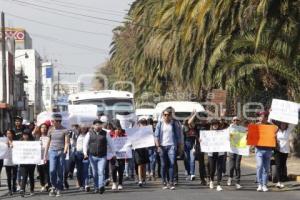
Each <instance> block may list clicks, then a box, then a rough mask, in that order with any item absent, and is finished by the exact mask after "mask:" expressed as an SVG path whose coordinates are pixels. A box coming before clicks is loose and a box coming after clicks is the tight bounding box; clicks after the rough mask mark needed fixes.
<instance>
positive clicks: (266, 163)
mask: <svg viewBox="0 0 300 200" xmlns="http://www.w3.org/2000/svg"><path fill="white" fill-rule="evenodd" d="M255 153H256V155H255V157H256V179H257V182H258V184H259V185H267V184H268V177H269V169H270V162H271V157H272V153H273V150H271V149H259V148H256V149H255Z"/></svg>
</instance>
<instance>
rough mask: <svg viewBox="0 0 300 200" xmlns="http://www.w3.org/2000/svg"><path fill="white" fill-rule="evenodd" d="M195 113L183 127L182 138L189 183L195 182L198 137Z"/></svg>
mask: <svg viewBox="0 0 300 200" xmlns="http://www.w3.org/2000/svg"><path fill="white" fill-rule="evenodd" d="M196 115H197V113H196V112H195V111H194V112H193V113H192V116H191V118H190V119H188V120H187V121H185V124H184V125H183V136H184V159H185V160H184V162H185V168H186V171H187V175H188V176H189V179H190V180H191V181H194V180H195V177H196V176H195V160H196V141H197V139H198V137H199V134H198V133H197V130H196V127H195V123H194V119H195V117H196Z"/></svg>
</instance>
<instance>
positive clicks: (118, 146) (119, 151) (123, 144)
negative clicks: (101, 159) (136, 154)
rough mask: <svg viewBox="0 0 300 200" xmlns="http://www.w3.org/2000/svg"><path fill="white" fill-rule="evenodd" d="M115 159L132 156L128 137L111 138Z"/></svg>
mask: <svg viewBox="0 0 300 200" xmlns="http://www.w3.org/2000/svg"><path fill="white" fill-rule="evenodd" d="M112 143H113V146H114V149H115V151H116V157H117V159H125V158H132V149H131V147H130V143H129V140H128V137H118V138H112Z"/></svg>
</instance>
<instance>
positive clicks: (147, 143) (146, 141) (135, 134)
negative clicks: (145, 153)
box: [125, 125, 155, 149]
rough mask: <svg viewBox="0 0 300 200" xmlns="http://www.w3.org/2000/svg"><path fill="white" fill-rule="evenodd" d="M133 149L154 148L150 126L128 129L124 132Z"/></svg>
mask: <svg viewBox="0 0 300 200" xmlns="http://www.w3.org/2000/svg"><path fill="white" fill-rule="evenodd" d="M125 132H126V133H127V135H128V139H129V141H130V143H131V145H132V148H133V149H140V148H147V147H153V146H155V143H154V134H153V128H152V126H151V125H150V126H144V127H138V128H128V129H126V130H125Z"/></svg>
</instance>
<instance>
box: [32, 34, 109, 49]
mask: <svg viewBox="0 0 300 200" xmlns="http://www.w3.org/2000/svg"><path fill="white" fill-rule="evenodd" d="M31 35H33V36H34V37H37V38H41V39H44V40H47V41H49V42H54V43H58V44H61V45H66V46H70V47H74V48H79V49H85V50H87V51H92V52H95V51H102V53H103V54H107V53H108V51H107V50H105V49H100V48H97V47H91V46H87V45H84V44H79V43H73V42H72V43H71V42H66V41H65V40H61V39H58V38H55V37H50V36H45V35H41V34H35V33H31Z"/></svg>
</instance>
